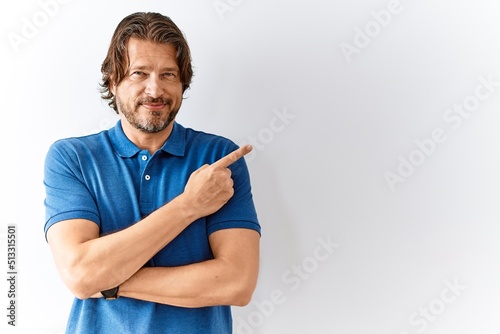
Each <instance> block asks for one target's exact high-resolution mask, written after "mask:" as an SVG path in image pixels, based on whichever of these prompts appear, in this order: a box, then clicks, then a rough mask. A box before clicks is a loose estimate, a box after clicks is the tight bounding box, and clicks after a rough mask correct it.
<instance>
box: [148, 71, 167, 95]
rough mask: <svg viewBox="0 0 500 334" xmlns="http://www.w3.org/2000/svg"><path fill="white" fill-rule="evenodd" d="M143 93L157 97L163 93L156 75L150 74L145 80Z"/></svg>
mask: <svg viewBox="0 0 500 334" xmlns="http://www.w3.org/2000/svg"><path fill="white" fill-rule="evenodd" d="M145 93H146V94H147V95H148V96H150V97H152V98H158V97H160V96H162V95H163V88H162V86H161V82H160V79H159V78H158V76H157V75H150V76H149V78H148V79H147V80H146V89H145Z"/></svg>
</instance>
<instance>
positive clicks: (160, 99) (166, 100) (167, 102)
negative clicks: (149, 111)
mask: <svg viewBox="0 0 500 334" xmlns="http://www.w3.org/2000/svg"><path fill="white" fill-rule="evenodd" d="M144 103H161V104H165V105H171V104H172V103H174V101H173V100H172V99H170V98H164V97H156V98H153V97H147V98H144V99H140V100H138V101H137V106H140V105H142V104H144Z"/></svg>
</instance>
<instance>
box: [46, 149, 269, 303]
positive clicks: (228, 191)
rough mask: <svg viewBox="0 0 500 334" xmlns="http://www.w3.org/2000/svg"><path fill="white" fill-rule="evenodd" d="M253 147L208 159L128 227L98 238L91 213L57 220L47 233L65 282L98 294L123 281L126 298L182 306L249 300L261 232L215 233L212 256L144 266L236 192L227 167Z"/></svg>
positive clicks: (81, 292)
mask: <svg viewBox="0 0 500 334" xmlns="http://www.w3.org/2000/svg"><path fill="white" fill-rule="evenodd" d="M250 150H251V146H243V147H241V148H239V149H238V150H236V151H234V152H232V153H230V154H228V155H227V156H225V157H223V158H222V159H220V160H218V161H217V162H215V163H213V164H211V165H204V166H202V167H201V168H199V169H198V170H196V171H195V172H193V173H192V174H191V176H190V178H189V180H188V183H187V184H186V187H185V189H184V192H183V193H182V194H181V195H179V196H177V197H176V198H175V199H173V200H172V201H171V202H169V203H167V204H165V205H164V206H162V207H160V208H159V209H157V210H156V211H154V212H153V213H151V214H150V215H149V216H147V217H146V218H144V219H143V220H141V221H140V222H138V223H136V224H134V225H132V226H130V227H128V228H126V229H124V230H122V231H119V232H116V233H113V234H109V235H105V236H102V237H99V227H98V226H97V224H95V223H94V222H92V221H89V220H86V219H71V220H66V221H61V222H59V223H57V224H54V225H53V226H52V227H51V228H50V229H49V230H48V231H47V240H48V242H49V245H50V248H51V251H52V254H53V256H54V260H55V263H56V266H57V268H58V270H59V273H60V275H61V277H62V279H63V281H64V283H65V284H66V285H67V286H68V288H69V289H70V290H71V292H72V293H73V294H74V295H75V296H76V297H78V298H80V299H87V298H91V297H100V296H101V294H100V291H103V290H107V289H110V288H113V287H115V286H120V289H119V296H121V297H130V298H136V299H141V300H147V301H151V302H157V303H163V304H169V305H174V306H181V307H203V306H213V305H238V306H243V305H246V304H248V303H249V301H250V299H251V296H252V293H253V291H254V289H255V286H256V284H257V275H258V268H259V241H260V235H259V233H258V232H256V231H254V230H250V229H225V230H219V231H217V232H214V233H212V234H211V235H210V236H209V243H210V247H211V249H212V253H213V255H214V259H212V260H208V261H204V262H199V263H194V264H189V265H185V266H180V267H144V268H143V265H144V264H145V263H146V262H147V261H148V260H149V259H150V258H151V257H153V256H154V255H155V254H156V253H157V252H158V251H160V250H161V249H162V248H163V247H165V246H166V245H167V244H168V243H169V242H170V241H172V240H173V239H174V238H175V237H176V236H177V235H179V234H180V233H181V232H182V231H183V230H184V229H185V228H186V227H187V226H189V224H191V223H192V222H193V221H195V220H196V219H198V218H201V217H205V216H207V215H210V214H212V213H214V212H216V211H217V210H219V209H220V208H221V207H222V206H223V205H224V204H225V203H226V202H227V201H228V200H229V199H230V198H231V197H232V195H233V193H234V190H233V180H232V179H231V171H230V170H229V169H228V168H227V167H228V166H229V165H231V164H232V163H233V162H235V161H236V160H238V159H239V158H241V157H242V156H244V155H245V154H247V153H248V152H250ZM138 240H147V242H137V241H138Z"/></svg>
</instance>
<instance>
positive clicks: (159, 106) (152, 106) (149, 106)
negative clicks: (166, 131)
mask: <svg viewBox="0 0 500 334" xmlns="http://www.w3.org/2000/svg"><path fill="white" fill-rule="evenodd" d="M141 105H142V106H143V107H144V108H146V109H148V110H151V111H160V110H162V109H163V108H165V106H166V105H167V104H166V103H153V102H145V103H142V104H141Z"/></svg>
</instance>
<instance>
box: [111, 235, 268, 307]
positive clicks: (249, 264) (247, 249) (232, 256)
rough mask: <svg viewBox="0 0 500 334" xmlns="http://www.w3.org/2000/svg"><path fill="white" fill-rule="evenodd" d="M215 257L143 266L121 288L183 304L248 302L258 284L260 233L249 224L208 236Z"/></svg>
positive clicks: (122, 293) (148, 298) (159, 300)
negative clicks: (184, 262)
mask: <svg viewBox="0 0 500 334" xmlns="http://www.w3.org/2000/svg"><path fill="white" fill-rule="evenodd" d="M209 242H210V246H211V248H212V252H213V255H214V259H212V260H207V261H203V262H199V263H194V264H189V265H185V266H179V267H144V268H142V269H140V270H139V271H137V272H136V273H135V274H134V275H133V276H132V277H131V278H130V279H128V280H127V281H125V282H124V283H123V284H122V285H121V286H120V288H119V294H118V295H119V296H120V297H130V298H135V299H141V300H146V301H151V302H156V303H161V304H168V305H174V306H180V307H204V306H214V305H235V306H244V305H247V304H248V303H249V302H250V300H251V298H252V294H253V292H254V290H255V287H256V285H257V277H258V271H259V248H260V245H259V244H260V234H259V233H258V232H257V231H255V230H251V229H246V228H229V229H222V230H219V231H216V232H214V233H212V234H211V235H210V236H209Z"/></svg>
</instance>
